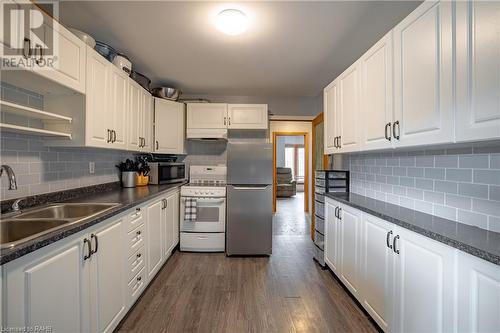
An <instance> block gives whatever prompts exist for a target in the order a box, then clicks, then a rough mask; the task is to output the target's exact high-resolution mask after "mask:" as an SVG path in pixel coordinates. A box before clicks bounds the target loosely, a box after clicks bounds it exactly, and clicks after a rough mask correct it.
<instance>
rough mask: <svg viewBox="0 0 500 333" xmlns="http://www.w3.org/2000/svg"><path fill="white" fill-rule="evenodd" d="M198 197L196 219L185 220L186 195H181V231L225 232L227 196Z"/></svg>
mask: <svg viewBox="0 0 500 333" xmlns="http://www.w3.org/2000/svg"><path fill="white" fill-rule="evenodd" d="M196 199H197V203H196V221H184V212H185V203H186V197H181V210H180V215H181V218H180V220H181V231H183V232H224V231H225V230H226V198H196Z"/></svg>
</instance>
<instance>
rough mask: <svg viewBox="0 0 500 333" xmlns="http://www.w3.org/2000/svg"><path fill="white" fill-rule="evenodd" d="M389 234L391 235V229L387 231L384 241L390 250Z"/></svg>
mask: <svg viewBox="0 0 500 333" xmlns="http://www.w3.org/2000/svg"><path fill="white" fill-rule="evenodd" d="M391 235H392V230H391V231H388V232H387V238H386V240H385V242H386V244H387V247H388V248H390V249H391V250H392V245H391V243H390V242H391V241H390V238H391Z"/></svg>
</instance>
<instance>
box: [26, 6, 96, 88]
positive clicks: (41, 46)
mask: <svg viewBox="0 0 500 333" xmlns="http://www.w3.org/2000/svg"><path fill="white" fill-rule="evenodd" d="M39 14H40V11H39V10H33V11H31V15H32V20H33V19H34V16H35V15H39ZM43 16H44V20H43V22H44V23H43V25H42V27H41V28H39V29H43V30H44V36H43V38H42V40H38V39H37V37H35V36H32V37H33V38H35V39H37V40H32V41H31V45H32V48H33V49H34V54H33V56H32V57H33V58H34V60H35V62H34V66H33V70H34V71H35V72H37V73H38V74H39V75H41V76H44V77H46V78H47V79H49V80H52V81H55V82H57V83H59V84H62V85H64V86H66V87H69V88H71V89H73V90H75V91H78V92H81V93H85V62H86V59H85V56H86V49H87V47H86V45H85V43H84V42H82V41H81V40H80V39H79V38H78V37H76V36H75V35H73V34H72V33H71V32H69V31H68V30H66V28H64V27H63V26H62V25H61V24H59V22H57V21H56V20H54V19H52V18H50V17H49V16H48V15H45V14H43ZM47 48H52V50H49V49H47ZM39 64H40V65H39Z"/></svg>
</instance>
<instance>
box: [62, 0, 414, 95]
mask: <svg viewBox="0 0 500 333" xmlns="http://www.w3.org/2000/svg"><path fill="white" fill-rule="evenodd" d="M418 4H419V2H413V1H399V2H398V1H382V2H378V1H377V2H376V1H344V2H339V1H337V2H325V1H323V2H315V1H304V2H281V1H272V2H239V3H236V4H235V3H233V4H231V5H224V3H220V2H208V1H203V2H189V1H182V2H167V1H100V2H99V1H76V2H75V1H69V2H63V3H62V4H61V6H60V16H61V20H62V22H63V23H65V24H66V25H68V26H72V27H75V28H78V29H80V30H83V31H86V32H88V33H90V34H91V35H93V36H94V37H95V38H96V39H97V40H101V41H103V42H106V43H108V44H110V45H111V46H113V47H114V48H116V49H118V50H120V51H123V52H124V53H125V54H127V55H128V56H129V57H130V58H131V60H132V62H133V65H134V68H135V69H136V70H137V71H139V72H142V73H144V74H146V75H147V76H149V77H150V78H151V79H152V80H153V83H154V84H170V85H174V86H177V87H179V88H181V89H182V90H183V91H184V92H186V93H191V94H193V93H203V94H215V95H217V94H223V95H243V96H283V97H285V96H290V97H291V96H316V95H318V94H319V93H320V92H321V91H322V89H323V87H324V86H325V85H327V84H328V83H329V82H330V81H331V80H332V79H333V78H335V77H336V76H337V75H339V74H340V73H341V72H342V71H343V70H344V69H345V68H347V67H348V66H349V65H350V64H352V63H353V62H354V61H355V60H356V59H357V58H359V56H361V55H362V53H363V52H364V51H365V50H366V49H368V48H369V47H370V46H371V45H372V44H373V43H374V42H376V41H377V40H378V39H379V38H380V37H382V36H383V35H384V34H385V33H386V32H387V31H389V30H390V29H391V28H392V27H393V26H394V25H395V24H396V23H397V22H399V21H400V20H401V19H402V18H403V17H405V16H406V15H407V14H408V13H410V12H411V11H412V10H413V9H414V8H415V7H416V6H417V5H418ZM227 7H231V8H233V7H236V8H241V9H243V10H244V11H245V12H246V13H247V14H248V15H249V16H250V18H251V22H252V23H251V26H250V29H249V30H248V31H247V32H246V33H244V34H243V35H240V36H236V37H235V36H226V35H223V34H222V33H220V32H219V31H218V30H216V28H215V27H214V25H213V22H212V19H213V16H214V15H215V14H216V13H217V12H219V11H220V10H222V9H224V8H227Z"/></svg>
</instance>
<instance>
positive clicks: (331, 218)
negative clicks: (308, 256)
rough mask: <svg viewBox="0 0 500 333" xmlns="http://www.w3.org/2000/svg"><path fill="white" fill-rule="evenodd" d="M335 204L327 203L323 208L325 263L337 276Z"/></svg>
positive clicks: (337, 229)
mask: <svg viewBox="0 0 500 333" xmlns="http://www.w3.org/2000/svg"><path fill="white" fill-rule="evenodd" d="M337 207H338V206H337V204H335V203H333V202H330V201H327V202H326V208H325V221H326V225H325V262H326V263H327V265H328V267H330V269H331V270H332V271H333V272H335V273H336V274H338V271H339V255H338V252H339V246H338V242H339V231H340V230H339V226H338V221H337V217H335V208H337Z"/></svg>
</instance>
